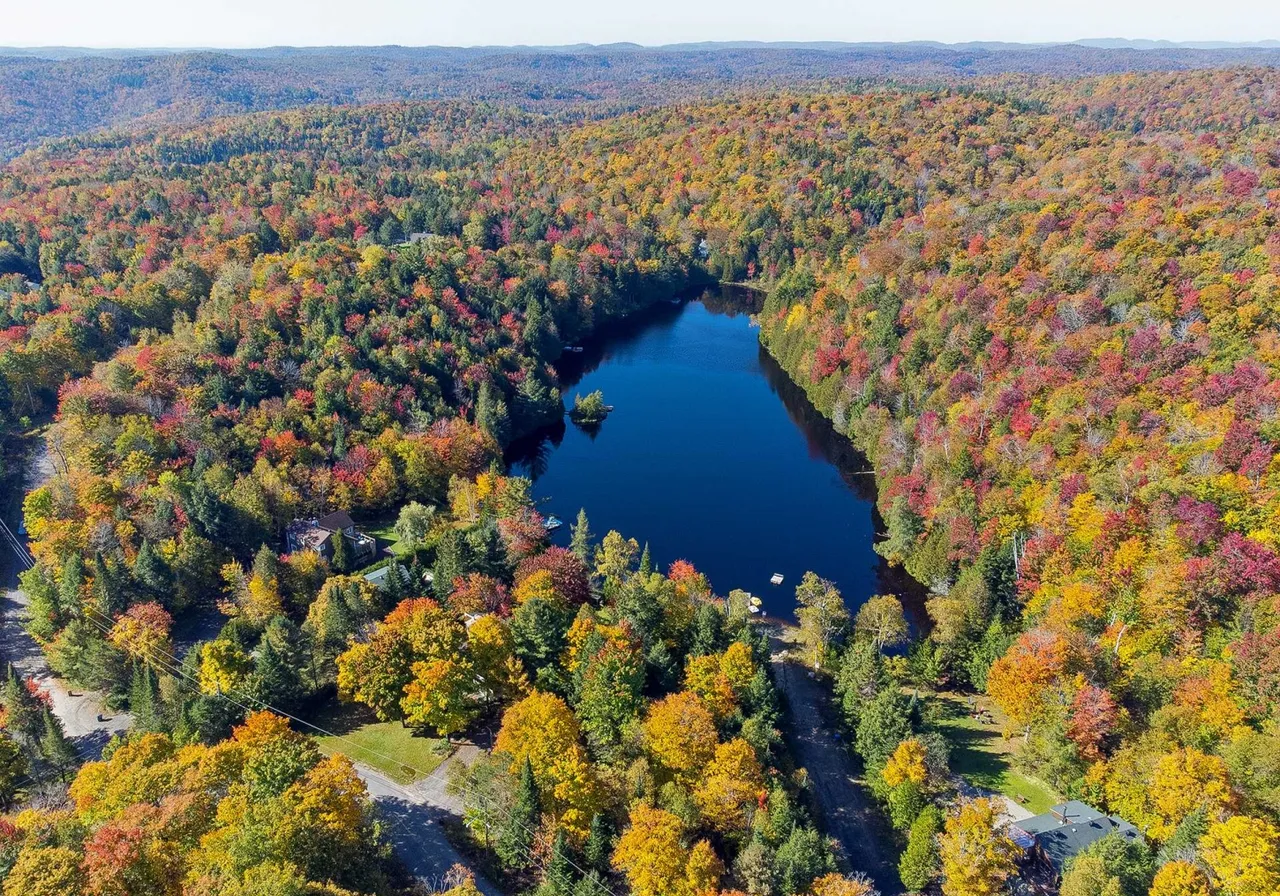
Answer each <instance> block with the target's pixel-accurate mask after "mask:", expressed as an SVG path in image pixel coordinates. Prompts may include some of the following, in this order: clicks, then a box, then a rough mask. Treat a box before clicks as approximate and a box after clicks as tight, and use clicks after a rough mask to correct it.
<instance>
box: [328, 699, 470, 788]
mask: <svg viewBox="0 0 1280 896" xmlns="http://www.w3.org/2000/svg"><path fill="white" fill-rule="evenodd" d="M317 724H318V725H320V727H322V728H325V729H327V730H329V731H332V732H334V733H335V734H337V735H340V737H328V736H324V737H317V738H316V744H317V745H318V746H319V747H320V752H322V753H324V754H325V755H326V756H331V755H333V754H334V753H343V754H345V755H346V756H349V757H350V758H351V759H354V760H356V761H357V762H362V763H364V764H365V765H368V766H371V767H373V768H375V769H377V770H378V771H380V772H382V773H383V774H384V775H386V776H387V777H388V778H390V779H391V780H393V781H395V782H396V783H397V784H411V783H413V782H414V781H416V780H418V779H419V778H422V777H423V776H425V775H429V774H431V772H433V771H435V770H436V768H438V767H439V765H440V763H442V762H444V760H445V758H446V757H447V756H448V755H449V748H448V745H447V744H446V743H445V742H444V741H443V740H441V739H440V738H435V737H425V736H423V735H421V734H415V733H414V731H413V730H412V729H410V728H405V727H404V726H403V725H401V724H400V723H399V722H379V721H378V720H377V718H376V717H375V716H374V715H373V713H372V712H370V711H369V710H368V709H366V708H365V707H362V706H354V705H351V704H342V703H338V702H336V701H335V702H334V703H333V704H332V705H330V706H329V707H328V708H327V709H326V711H325V712H324V714H323V715H322V716H321V718H320V721H319V722H317Z"/></svg>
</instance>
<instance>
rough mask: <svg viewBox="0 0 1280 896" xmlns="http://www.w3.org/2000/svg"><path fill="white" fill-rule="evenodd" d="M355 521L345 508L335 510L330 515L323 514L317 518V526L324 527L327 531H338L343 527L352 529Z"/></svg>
mask: <svg viewBox="0 0 1280 896" xmlns="http://www.w3.org/2000/svg"><path fill="white" fill-rule="evenodd" d="M354 525H355V523H354V522H353V521H352V519H351V515H350V514H348V513H347V512H346V511H345V510H335V511H334V512H333V513H331V514H329V515H328V516H322V517H320V519H318V520H316V527H317V528H320V529H324V530H325V531H326V532H337V531H339V530H341V529H350V528H351V527H352V526H354Z"/></svg>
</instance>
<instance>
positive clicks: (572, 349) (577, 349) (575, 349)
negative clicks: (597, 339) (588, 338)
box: [565, 345, 582, 355]
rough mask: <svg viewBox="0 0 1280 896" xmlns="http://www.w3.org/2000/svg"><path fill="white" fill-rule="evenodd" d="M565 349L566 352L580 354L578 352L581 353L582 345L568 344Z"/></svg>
mask: <svg viewBox="0 0 1280 896" xmlns="http://www.w3.org/2000/svg"><path fill="white" fill-rule="evenodd" d="M565 351H567V352H573V353H574V354H575V355H580V354H582V346H580V345H570V346H568V347H567V348H565Z"/></svg>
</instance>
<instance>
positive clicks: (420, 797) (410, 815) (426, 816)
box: [0, 450, 502, 896]
mask: <svg viewBox="0 0 1280 896" xmlns="http://www.w3.org/2000/svg"><path fill="white" fill-rule="evenodd" d="M52 475H53V467H52V464H51V463H50V461H49V459H48V456H47V453H46V452H44V451H43V450H41V451H37V452H36V453H35V456H34V458H33V460H32V463H31V464H30V466H29V469H28V471H27V475H26V483H25V491H30V490H31V489H33V488H37V487H38V486H39V485H40V484H41V483H43V482H45V481H46V480H47V479H48V478H49V477H50V476H52ZM0 513H3V514H4V519H5V521H6V522H7V523H8V524H9V527H10V528H11V529H12V530H13V531H14V532H15V533H16V532H17V531H18V516H19V508H18V502H13V501H11V502H8V506H0ZM22 568H23V564H21V563H20V562H19V560H18V558H17V556H16V555H15V553H14V552H13V551H12V550H10V549H9V546H8V545H7V544H6V543H4V542H3V541H0V587H2V588H3V593H4V596H3V603H0V658H3V659H4V660H5V661H8V662H12V663H13V664H14V666H16V667H17V668H18V670H19V671H20V672H21V673H22V674H23V675H25V676H28V677H30V678H33V679H35V680H36V681H37V682H38V683H39V685H40V687H41V688H43V689H44V690H45V691H47V692H48V694H49V696H50V697H51V698H52V701H53V712H54V715H56V716H57V717H58V718H59V719H60V720H61V721H62V726H63V728H64V730H65V731H66V733H67V736H68V737H69V738H71V740H72V742H73V743H74V744H75V746H76V749H77V750H78V751H79V753H80V755H81V756H82V757H83V758H84V759H86V760H88V759H97V758H98V757H99V756H101V755H102V748H103V747H104V746H106V743H107V741H109V740H110V739H111V737H112V736H113V735H114V734H116V733H118V732H122V731H126V730H128V728H129V725H130V723H131V722H132V719H131V718H130V717H129V714H128V713H117V714H112V713H109V712H108V711H107V710H106V709H105V708H104V707H103V705H102V701H101V695H99V694H96V693H93V692H87V693H81V692H75V694H74V695H73V694H72V692H71V691H70V690H69V689H68V688H67V686H66V684H65V683H64V682H63V681H62V680H61V679H59V678H58V677H57V676H55V675H54V674H53V672H52V670H50V668H49V664H48V662H47V661H46V659H45V656H44V653H43V652H42V651H41V650H40V646H39V645H38V644H37V643H36V641H35V640H34V639H33V638H32V637H31V636H30V635H28V634H27V632H26V629H25V627H24V625H23V623H24V621H25V619H26V614H27V607H28V603H29V601H28V599H27V596H26V595H25V594H23V593H22V591H21V590H20V589H19V588H18V573H19V571H20V570H21V569H22ZM220 625H221V620H220V617H216V614H203V615H201V616H200V618H198V619H195V620H192V621H191V622H190V623H189V624H188V625H187V626H186V628H184V630H183V631H182V632H181V633H179V635H178V638H177V639H176V642H177V645H178V649H179V652H180V653H181V652H184V651H185V648H189V647H190V646H191V644H192V643H194V642H195V641H196V640H202V639H205V638H212V637H216V635H217V633H218V628H220ZM99 718H102V719H103V721H99ZM476 752H477V750H476V748H475V747H465V746H464V747H462V748H460V749H459V751H458V752H457V753H455V754H454V756H453V757H450V760H449V761H450V762H459V761H462V762H470V761H471V759H472V758H473V757H474V755H475V753H476ZM356 768H357V770H358V771H359V773H360V777H361V778H363V779H364V782H365V786H366V787H368V789H369V794H370V796H372V797H373V799H374V802H375V803H376V804H377V806H378V808H379V810H380V811H381V812H382V814H383V816H384V818H385V819H386V826H387V829H388V834H389V837H390V839H391V842H392V845H393V846H394V847H395V850H396V854H397V855H398V856H399V858H400V861H402V862H403V863H404V864H405V867H406V868H408V869H409V871H410V873H412V874H413V875H414V876H416V877H418V878H420V879H421V880H423V881H424V882H425V883H426V884H427V885H428V886H429V887H434V886H436V885H438V884H441V883H443V881H444V877H445V874H446V873H447V872H448V871H449V869H450V868H452V867H453V866H454V865H462V866H464V867H466V866H467V863H466V860H465V859H463V857H462V856H461V855H460V854H459V853H458V851H457V850H456V849H454V848H453V845H452V844H450V843H449V841H448V839H446V838H445V835H444V830H443V828H442V827H441V825H440V822H441V820H442V819H443V818H444V817H445V816H446V815H447V814H449V813H454V814H457V813H460V812H461V806H460V805H459V804H458V802H457V800H456V799H455V798H454V797H452V796H450V795H449V794H447V793H446V792H445V784H444V782H445V781H446V780H447V777H446V776H447V770H446V769H445V766H443V765H442V766H441V767H440V769H439V770H438V775H437V776H436V777H432V778H429V779H427V780H425V781H419V782H418V783H417V784H414V785H411V786H410V787H409V788H407V790H408V793H406V788H402V787H400V786H398V785H396V784H394V783H393V782H391V781H389V780H388V779H387V778H385V777H383V776H382V775H381V774H379V773H378V772H376V771H374V770H373V769H371V768H369V767H368V766H364V765H360V764H358V763H357V765H356ZM476 886H477V887H479V889H480V891H481V892H482V893H484V894H485V896H502V893H501V891H500V890H498V889H497V888H496V887H494V886H493V885H492V884H491V883H489V882H488V881H486V880H484V879H483V878H481V877H479V875H477V876H476Z"/></svg>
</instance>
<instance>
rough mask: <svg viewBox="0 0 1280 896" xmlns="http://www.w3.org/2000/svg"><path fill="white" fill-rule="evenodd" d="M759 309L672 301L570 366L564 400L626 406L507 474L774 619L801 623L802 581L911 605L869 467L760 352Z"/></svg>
mask: <svg viewBox="0 0 1280 896" xmlns="http://www.w3.org/2000/svg"><path fill="white" fill-rule="evenodd" d="M759 298H760V297H759V296H758V295H757V294H754V293H750V292H747V291H744V290H740V289H728V288H726V289H724V290H721V291H718V292H709V293H707V294H705V295H704V296H702V297H701V298H700V299H698V300H696V301H692V302H685V301H681V302H670V303H661V304H659V305H656V306H654V307H652V308H650V309H648V310H647V311H646V312H644V313H643V314H640V315H637V316H635V317H633V318H630V319H628V320H627V321H625V322H623V323H622V324H619V325H615V326H613V327H611V328H608V329H606V330H604V331H602V332H601V333H600V334H598V336H597V337H596V338H594V339H593V340H592V341H590V342H588V343H586V344H584V346H583V351H582V352H581V353H569V354H566V355H565V356H564V357H563V358H562V359H561V361H560V363H559V365H558V367H559V373H560V377H561V382H562V384H563V385H562V389H563V392H564V395H565V399H566V401H567V402H571V401H572V399H573V396H574V395H575V394H576V393H581V394H583V395H586V394H587V393H589V392H593V391H595V390H596V389H599V390H601V391H602V392H603V393H604V397H605V400H606V402H608V403H609V404H611V405H614V406H615V408H616V409H615V410H614V412H613V413H611V414H610V415H609V417H608V419H607V420H605V421H604V423H603V424H602V425H601V426H600V427H598V431H597V432H596V433H594V434H588V433H585V432H583V431H582V430H580V429H579V428H578V427H575V426H573V425H568V426H566V425H565V424H564V423H563V422H562V423H561V424H560V425H558V426H556V427H554V428H550V429H548V430H545V431H543V432H541V433H539V434H537V436H535V437H532V438H529V439H525V440H523V441H522V442H521V443H519V444H517V445H514V446H512V449H511V451H510V452H508V462H509V464H510V466H511V468H512V470H513V471H514V472H517V473H520V474H521V475H526V476H529V477H530V478H531V479H533V481H534V494H535V496H536V497H538V498H539V499H540V500H541V501H542V502H543V509H544V511H545V512H548V513H554V514H555V515H556V516H559V517H560V518H561V519H564V520H572V519H573V518H574V516H575V515H576V514H577V512H578V508H579V507H585V508H586V510H587V513H588V515H589V517H590V519H591V528H592V530H593V531H594V532H595V534H596V536H597V537H600V536H602V535H603V534H604V533H605V532H607V531H608V530H610V529H617V530H618V531H620V532H622V533H623V534H624V535H627V536H629V537H633V538H635V539H637V540H638V541H640V542H641V543H642V544H643V543H645V542H646V540H647V542H648V543H649V544H650V546H651V548H652V552H653V558H654V561H655V563H658V564H660V565H663V566H665V565H666V564H668V563H670V562H671V561H672V560H675V559H677V558H684V559H688V560H690V561H692V562H693V564H694V565H695V566H697V567H698V569H700V570H702V571H703V572H704V573H706V574H707V576H708V577H709V578H710V579H711V583H712V585H713V587H714V588H715V589H716V590H717V592H718V593H721V594H724V593H727V592H728V591H729V590H730V589H731V588H745V589H746V590H748V591H751V592H753V593H756V594H758V595H760V597H761V598H762V599H763V600H764V602H765V608H766V609H767V610H768V612H769V613H771V614H775V615H777V614H782V615H789V614H790V613H791V611H792V609H793V606H794V588H795V585H796V584H797V583H798V582H799V580H800V577H801V575H802V574H803V573H804V572H805V571H806V570H813V571H814V572H817V573H818V574H819V575H822V576H824V577H826V578H829V579H832V580H834V581H835V582H836V583H837V584H838V585H839V586H840V589H841V591H842V592H843V593H844V595H845V597H846V599H847V601H848V603H849V605H850V607H851V608H856V607H857V606H858V605H859V604H860V603H862V602H863V601H864V600H866V598H867V597H869V596H870V595H872V594H877V593H890V592H893V593H901V592H900V591H898V590H897V589H896V588H894V587H893V585H894V584H895V581H894V580H895V578H896V577H892V576H890V575H889V573H890V571H889V570H887V569H886V568H885V565H884V564H883V562H882V561H881V559H880V558H879V556H878V555H876V554H875V552H874V551H873V550H872V544H873V543H874V540H875V538H876V534H877V532H878V531H879V530H880V529H881V528H882V527H881V525H880V521H879V518H878V516H877V514H876V511H875V483H874V479H873V477H872V476H870V475H867V465H866V461H865V459H864V458H863V457H862V456H861V455H860V454H859V453H858V452H857V451H856V450H855V449H854V447H853V445H852V444H851V443H850V442H849V440H848V439H846V438H844V437H843V436H840V435H839V434H838V433H836V432H835V430H834V429H833V427H832V425H831V423H830V422H829V421H828V420H826V419H825V418H823V417H822V416H821V415H820V414H818V412H817V411H816V410H815V409H814V408H813V406H812V405H811V404H809V401H808V399H807V398H806V397H805V395H804V392H803V390H801V389H800V388H799V387H798V386H797V385H796V384H795V383H793V382H792V381H791V380H790V379H789V378H788V377H787V376H786V374H785V373H783V371H782V370H781V369H780V368H779V366H778V365H777V363H776V362H775V361H774V360H773V358H772V357H770V356H769V355H768V354H767V353H766V352H765V351H764V350H763V349H762V348H761V347H760V345H759V341H758V338H757V331H756V329H755V328H754V327H753V326H752V323H751V315H752V314H753V313H754V312H755V311H757V310H758V302H759ZM568 528H569V527H567V526H566V527H564V528H562V529H561V530H559V531H558V532H557V533H556V540H557V541H560V542H562V543H563V542H565V541H567V539H568V537H569V534H568ZM774 573H781V574H782V575H783V576H784V583H783V585H782V586H780V587H774V586H772V585H770V584H769V578H770V576H771V575H772V574H774ZM896 584H898V585H899V586H900V585H901V584H902V583H901V582H900V581H898V582H897V583H896Z"/></svg>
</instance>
